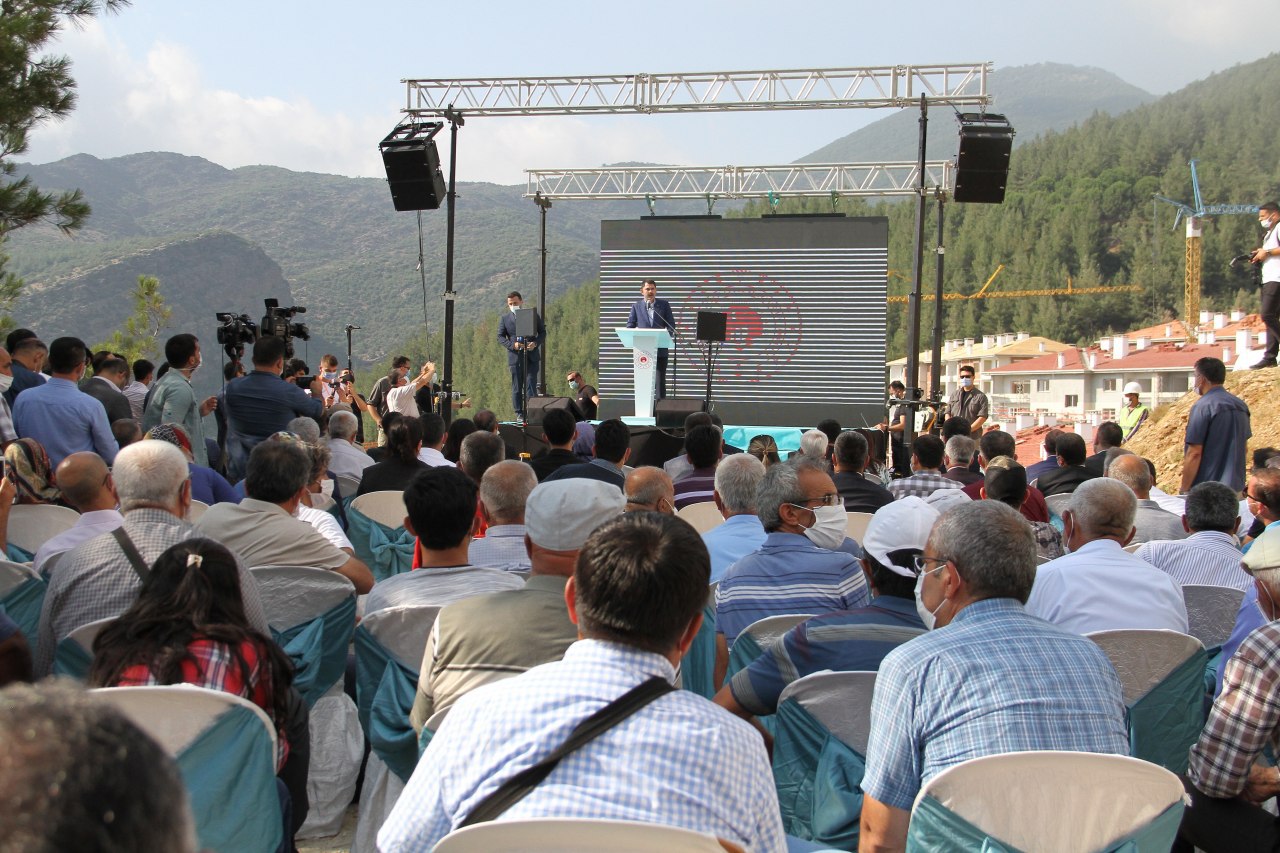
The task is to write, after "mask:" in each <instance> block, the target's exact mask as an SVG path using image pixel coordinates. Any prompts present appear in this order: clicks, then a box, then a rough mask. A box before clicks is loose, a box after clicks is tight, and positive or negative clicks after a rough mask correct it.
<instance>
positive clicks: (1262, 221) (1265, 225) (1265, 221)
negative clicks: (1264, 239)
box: [1258, 216, 1271, 231]
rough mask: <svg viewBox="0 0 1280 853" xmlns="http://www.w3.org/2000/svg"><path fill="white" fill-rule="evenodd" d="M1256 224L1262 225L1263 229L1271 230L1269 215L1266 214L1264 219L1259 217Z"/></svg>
mask: <svg viewBox="0 0 1280 853" xmlns="http://www.w3.org/2000/svg"><path fill="white" fill-rule="evenodd" d="M1258 224H1259V225H1261V226H1262V228H1263V230H1266V231H1269V230H1271V217H1270V216H1268V217H1267V218H1266V219H1259V220H1258Z"/></svg>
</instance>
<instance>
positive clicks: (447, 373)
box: [440, 104, 466, 427]
mask: <svg viewBox="0 0 1280 853" xmlns="http://www.w3.org/2000/svg"><path fill="white" fill-rule="evenodd" d="M444 117H445V118H446V119H448V120H449V192H448V195H447V198H448V201H449V208H448V213H449V216H448V220H447V223H448V224H447V226H446V232H447V233H446V237H445V250H444V255H445V257H444V381H443V382H441V383H440V391H441V403H440V416H441V417H442V418H444V424H445V426H446V427H447V426H448V425H449V422H450V421H451V420H452V419H453V302H454V299H455V298H456V296H457V294H455V293H454V292H453V219H454V208H456V207H457V198H458V127H459V126H460V125H463V124H465V123H466V122H464V121H463V119H462V113H459V112H455V111H454V109H453V105H452V104H450V105H449V109H448V110H446V111H445V114H444Z"/></svg>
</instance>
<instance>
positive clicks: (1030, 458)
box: [1014, 424, 1076, 468]
mask: <svg viewBox="0 0 1280 853" xmlns="http://www.w3.org/2000/svg"><path fill="white" fill-rule="evenodd" d="M1051 429H1060V430H1062V431H1063V432H1075V429H1076V428H1075V426H1074V425H1072V424H1058V425H1057V426H1056V427H1050V426H1033V427H1028V428H1026V429H1024V430H1019V431H1018V432H1017V433H1016V434H1015V435H1014V441H1015V442H1016V444H1015V445H1014V446H1015V448H1016V450H1017V458H1018V464H1020V465H1021V466H1022V467H1024V468H1025V467H1027V466H1028V465H1034V464H1036V463H1037V462H1039V461H1040V445H1041V444H1043V443H1044V434H1045V433H1047V432H1048V431H1049V430H1051Z"/></svg>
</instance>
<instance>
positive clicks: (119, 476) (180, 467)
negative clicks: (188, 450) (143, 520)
mask: <svg viewBox="0 0 1280 853" xmlns="http://www.w3.org/2000/svg"><path fill="white" fill-rule="evenodd" d="M190 477H191V472H190V470H189V469H188V468H187V457H186V456H184V455H183V453H182V451H181V450H179V449H178V448H177V446H176V445H173V444H170V443H169V442H167V441H139V442H136V443H134V444H131V445H129V446H128V447H126V448H125V449H124V450H121V451H120V452H119V453H117V454H116V461H115V466H114V467H113V468H112V470H111V478H112V479H113V480H114V481H115V484H116V495H117V496H118V497H119V498H120V511H121V512H126V513H127V512H129V511H131V510H135V509H138V508H139V507H144V506H153V507H155V506H160V507H167V508H169V509H171V510H172V511H173V512H174V513H175V514H176V513H177V511H178V493H179V492H180V491H181V490H182V484H183V483H185V482H186V481H187V480H188V479H189V478H190Z"/></svg>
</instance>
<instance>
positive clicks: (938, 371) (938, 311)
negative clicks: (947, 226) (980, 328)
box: [929, 188, 947, 401]
mask: <svg viewBox="0 0 1280 853" xmlns="http://www.w3.org/2000/svg"><path fill="white" fill-rule="evenodd" d="M934 198H936V199H937V201H938V246H937V249H936V255H935V257H936V259H937V269H936V273H935V276H934V282H933V370H932V371H930V374H931V375H930V377H929V399H931V400H934V401H938V400H940V399H941V397H940V396H939V395H940V394H941V391H942V262H943V259H944V258H945V256H946V253H947V250H946V248H945V247H944V246H943V244H942V224H943V219H942V209H943V207H944V202H945V201H946V198H947V195H946V192H945V191H944V190H942V189H940V188H936V189H935V190H934Z"/></svg>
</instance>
